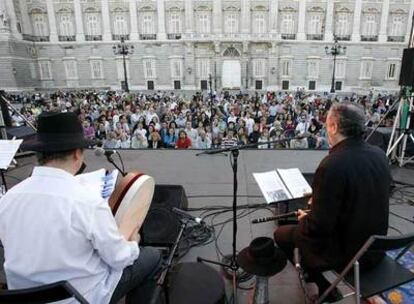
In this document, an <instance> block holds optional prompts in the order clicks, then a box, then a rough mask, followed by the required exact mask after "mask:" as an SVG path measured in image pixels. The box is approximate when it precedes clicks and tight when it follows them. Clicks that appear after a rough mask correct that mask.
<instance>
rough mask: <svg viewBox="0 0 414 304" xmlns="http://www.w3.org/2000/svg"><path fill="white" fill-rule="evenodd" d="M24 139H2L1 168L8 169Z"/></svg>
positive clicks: (0, 149)
mask: <svg viewBox="0 0 414 304" xmlns="http://www.w3.org/2000/svg"><path fill="white" fill-rule="evenodd" d="M22 142H23V139H12V140H0V169H7V168H8V167H9V166H10V163H11V162H12V160H13V158H14V155H15V154H16V152H17V150H18V149H19V147H20V145H21V144H22Z"/></svg>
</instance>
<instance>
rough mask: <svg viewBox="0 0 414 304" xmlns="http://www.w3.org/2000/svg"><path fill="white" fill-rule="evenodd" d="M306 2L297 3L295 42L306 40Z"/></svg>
mask: <svg viewBox="0 0 414 304" xmlns="http://www.w3.org/2000/svg"><path fill="white" fill-rule="evenodd" d="M305 23H306V0H300V1H299V18H298V35H297V37H296V39H297V40H306V32H305Z"/></svg>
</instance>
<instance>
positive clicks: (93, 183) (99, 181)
mask: <svg viewBox="0 0 414 304" xmlns="http://www.w3.org/2000/svg"><path fill="white" fill-rule="evenodd" d="M118 174H119V171H118V170H113V171H112V172H108V174H107V173H106V170H105V169H99V170H96V171H92V172H88V173H83V174H79V175H76V178H77V179H78V180H79V182H80V183H81V184H82V185H84V186H85V187H88V189H89V190H90V191H93V192H95V194H96V195H97V196H100V197H102V198H104V199H105V200H107V199H109V197H110V196H111V194H112V192H113V191H114V189H115V185H116V180H117V178H118Z"/></svg>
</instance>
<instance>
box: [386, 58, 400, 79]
mask: <svg viewBox="0 0 414 304" xmlns="http://www.w3.org/2000/svg"><path fill="white" fill-rule="evenodd" d="M396 75H397V64H396V63H395V62H390V63H388V67H387V76H386V79H388V80H395V79H396Z"/></svg>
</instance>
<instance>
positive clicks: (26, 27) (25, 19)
mask: <svg viewBox="0 0 414 304" xmlns="http://www.w3.org/2000/svg"><path fill="white" fill-rule="evenodd" d="M19 4H20V13H21V14H22V23H23V24H22V28H23V30H22V32H23V34H27V35H33V29H32V22H31V20H30V16H29V11H28V9H27V1H26V0H19Z"/></svg>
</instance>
